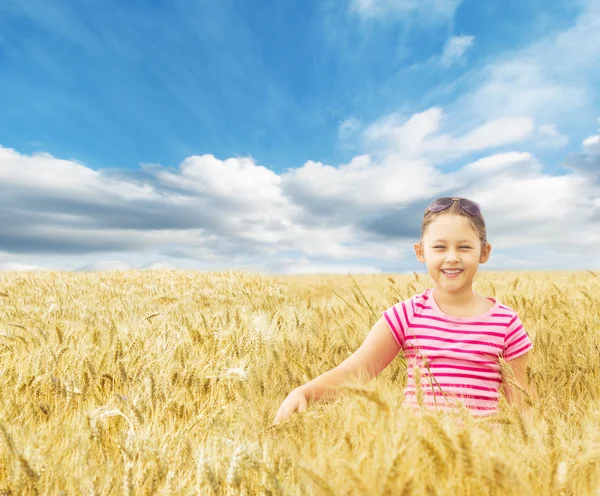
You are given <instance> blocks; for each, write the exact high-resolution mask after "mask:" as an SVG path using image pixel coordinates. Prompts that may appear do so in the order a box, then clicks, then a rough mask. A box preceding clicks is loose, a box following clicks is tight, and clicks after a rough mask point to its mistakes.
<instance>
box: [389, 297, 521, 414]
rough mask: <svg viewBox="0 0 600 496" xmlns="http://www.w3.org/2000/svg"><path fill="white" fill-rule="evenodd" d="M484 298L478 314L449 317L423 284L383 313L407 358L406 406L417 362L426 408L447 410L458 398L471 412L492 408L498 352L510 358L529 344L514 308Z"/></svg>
mask: <svg viewBox="0 0 600 496" xmlns="http://www.w3.org/2000/svg"><path fill="white" fill-rule="evenodd" d="M488 300H490V301H492V302H493V303H494V306H493V307H492V308H491V309H490V310H488V311H487V312H486V313H484V314H482V315H478V316H476V317H452V316H450V315H446V314H444V313H443V312H442V311H441V310H440V309H439V307H438V305H437V303H436V302H435V300H434V298H433V288H428V289H426V290H425V291H424V292H423V293H421V294H418V295H415V296H413V297H412V298H410V299H408V300H404V301H401V302H399V303H396V304H395V305H394V306H393V307H391V308H389V309H387V310H385V311H384V312H383V315H384V317H385V319H386V320H387V323H388V325H389V327H390V330H391V331H392V334H393V335H394V337H395V338H396V341H397V342H398V344H399V345H400V346H401V347H402V350H403V351H404V356H405V357H406V362H407V367H408V382H407V385H406V388H405V389H404V395H405V397H406V400H405V404H406V405H407V406H409V407H414V408H418V404H417V399H416V388H415V380H414V373H415V366H419V367H420V369H421V387H422V391H423V403H424V405H426V406H427V407H429V408H432V409H435V408H436V406H437V407H438V408H441V409H444V410H448V409H450V410H452V409H453V405H456V404H457V402H462V403H463V404H464V405H465V407H467V409H468V410H469V411H471V412H472V414H473V415H474V416H488V415H493V414H495V413H497V411H498V399H499V398H500V391H499V388H500V385H501V384H502V375H501V373H500V364H499V359H498V357H499V356H502V357H503V358H504V359H505V360H506V361H509V360H512V359H514V358H517V357H519V356H521V355H523V354H525V353H527V352H528V351H529V350H531V349H532V348H533V345H532V344H531V341H530V339H529V336H528V335H527V332H526V331H525V329H524V328H523V324H522V322H521V320H520V319H519V316H518V315H517V313H516V312H515V311H514V310H513V309H511V308H509V307H507V306H505V305H502V304H501V303H500V302H498V301H497V300H496V299H495V298H488ZM425 358H427V361H428V364H429V370H428V369H427V368H426V367H425ZM430 375H432V376H433V377H430ZM434 378H435V380H434Z"/></svg>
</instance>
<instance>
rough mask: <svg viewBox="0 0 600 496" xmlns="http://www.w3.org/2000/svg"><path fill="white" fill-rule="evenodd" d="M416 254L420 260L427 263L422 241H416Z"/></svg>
mask: <svg viewBox="0 0 600 496" xmlns="http://www.w3.org/2000/svg"><path fill="white" fill-rule="evenodd" d="M415 255H417V259H418V260H419V262H421V263H425V254H424V251H423V245H422V244H421V243H415Z"/></svg>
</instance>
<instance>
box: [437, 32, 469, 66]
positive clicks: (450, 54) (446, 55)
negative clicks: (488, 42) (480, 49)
mask: <svg viewBox="0 0 600 496" xmlns="http://www.w3.org/2000/svg"><path fill="white" fill-rule="evenodd" d="M474 41H475V36H470V35H464V36H452V37H450V38H449V39H448V41H447V42H446V45H445V46H444V51H443V53H442V56H441V58H440V63H441V64H442V65H443V66H444V67H449V66H451V65H452V64H455V63H456V62H459V61H461V60H462V59H463V56H464V54H465V52H466V51H467V49H468V48H470V47H471V46H472V45H473V42H474Z"/></svg>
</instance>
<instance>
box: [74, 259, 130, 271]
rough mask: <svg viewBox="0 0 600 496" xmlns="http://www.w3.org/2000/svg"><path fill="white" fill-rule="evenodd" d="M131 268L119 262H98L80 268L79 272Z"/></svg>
mask: <svg viewBox="0 0 600 496" xmlns="http://www.w3.org/2000/svg"><path fill="white" fill-rule="evenodd" d="M131 268H132V267H131V266H130V265H129V264H128V263H126V262H122V261H119V260H99V261H97V262H93V263H90V264H87V265H84V266H82V267H80V268H79V269H78V270H80V271H112V270H129V269H131Z"/></svg>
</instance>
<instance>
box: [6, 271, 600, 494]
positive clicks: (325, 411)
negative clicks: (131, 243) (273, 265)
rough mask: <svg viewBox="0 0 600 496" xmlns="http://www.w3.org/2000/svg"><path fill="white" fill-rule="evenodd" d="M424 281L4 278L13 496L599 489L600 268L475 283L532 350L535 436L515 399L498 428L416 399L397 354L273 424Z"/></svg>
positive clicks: (232, 275) (132, 274)
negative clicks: (407, 394)
mask: <svg viewBox="0 0 600 496" xmlns="http://www.w3.org/2000/svg"><path fill="white" fill-rule="evenodd" d="M427 279H428V278H426V277H423V276H419V275H418V274H412V275H395V274H394V275H393V277H390V276H387V275H358V276H350V277H349V276H328V275H323V276H266V275H262V274H253V273H245V272H220V273H196V272H192V271H168V270H163V271H135V270H134V271H128V272H113V273H103V272H91V273H61V272H39V273H33V272H32V273H28V272H3V273H0V360H1V363H2V374H0V394H1V395H2V402H1V403H0V494H13V495H14V494H24V495H27V494H59V493H61V494H65V495H67V494H97V495H104V494H123V493H126V494H140V495H144V494H148V495H150V494H169V493H171V494H200V495H204V494H213V495H219V496H221V495H227V494H247V495H253V494H260V495H268V494H272V495H282V494H333V495H337V494H363V493H365V492H368V493H369V494H394V495H395V494H407V495H408V494H438V495H446V494H448V495H449V494H452V495H474V494H502V495H521V494H564V495H571V494H573V495H587V494H590V495H591V494H597V491H598V488H599V486H600V448H599V447H600V384H599V381H598V377H599V376H600V375H599V374H600V342H599V336H600V277H599V275H598V274H597V273H595V272H592V271H586V272H547V273H545V272H535V273H534V272H531V273H527V272H522V273H516V272H505V273H501V274H500V273H498V274H494V273H482V274H480V275H479V276H478V278H477V280H476V282H475V285H474V289H475V290H476V291H477V292H478V293H480V294H484V295H490V296H494V297H495V298H498V299H499V300H500V301H501V302H502V303H504V304H505V305H508V306H509V307H511V308H513V309H515V310H516V311H517V312H518V313H519V316H520V317H521V320H522V321H523V323H524V327H525V329H526V330H527V331H528V333H529V336H530V337H531V339H532V341H533V343H534V354H533V358H532V361H531V363H530V367H529V368H528V370H527V378H528V380H529V381H530V382H532V383H534V384H535V386H536V389H537V393H538V397H537V398H527V395H525V399H526V400H529V401H531V402H533V404H534V408H535V421H534V422H533V424H532V425H529V424H528V423H527V422H525V420H524V418H523V417H522V416H521V415H520V414H519V412H518V411H517V410H516V409H515V408H513V407H512V406H511V405H509V404H508V403H507V402H506V401H505V400H504V398H502V401H501V403H500V410H501V411H500V413H499V415H498V416H497V417H496V418H495V419H493V420H487V419H484V420H479V419H478V420H474V419H471V418H470V417H468V416H464V415H462V416H456V415H454V414H450V413H445V412H429V411H425V412H423V411H421V412H413V411H412V410H411V409H409V408H404V407H403V406H402V402H403V399H404V396H403V394H402V390H403V388H404V386H405V385H406V381H407V375H406V361H405V360H404V359H403V357H402V356H398V357H397V358H396V359H395V360H394V361H393V362H392V363H391V364H390V365H389V366H388V367H387V368H386V370H384V371H383V372H382V373H381V374H380V375H379V376H378V377H377V378H376V379H374V380H373V381H372V382H370V383H369V384H368V385H366V384H364V383H363V382H361V381H358V380H356V381H354V382H348V383H346V384H345V385H344V387H343V388H341V392H342V393H346V394H341V395H339V396H338V397H337V399H335V400H333V401H328V402H321V403H318V404H311V405H310V406H309V408H308V409H307V411H305V412H303V413H301V414H298V413H295V414H294V415H292V417H291V418H290V419H288V421H287V422H284V423H282V424H280V425H277V426H275V427H273V428H271V422H272V420H273V418H274V416H275V413H276V411H277V409H278V408H279V405H280V404H281V402H282V401H283V400H284V398H285V397H286V395H287V394H288V393H289V392H290V391H291V390H292V389H294V388H296V387H298V386H300V385H302V384H303V383H305V382H306V381H308V380H311V379H313V378H314V377H316V376H317V375H319V374H321V373H323V372H325V371H327V370H330V369H332V368H333V367H335V366H336V365H338V364H339V363H341V362H342V361H343V360H344V359H345V358H347V357H348V356H349V355H350V354H351V353H352V352H354V351H355V350H356V349H357V348H358V347H359V346H360V344H361V343H362V341H363V340H364V338H365V337H366V335H367V333H368V331H369V329H370V327H371V326H372V325H373V324H374V322H375V321H376V320H377V319H378V318H379V316H380V315H381V312H382V311H383V310H384V309H387V308H389V307H390V306H392V305H393V304H394V303H396V302H398V301H399V300H401V299H406V298H409V297H410V296H412V295H413V294H415V293H420V292H422V291H423V290H424V289H425V288H427V287H431V281H428V280H427ZM501 365H502V370H503V373H505V377H506V378H507V381H512V383H513V384H514V377H513V376H512V374H511V371H510V367H508V365H507V364H501ZM426 368H427V364H425V369H423V370H419V371H418V372H416V373H415V384H416V392H417V395H416V398H415V399H416V401H417V402H418V403H419V404H422V403H423V401H424V398H423V396H424V395H423V390H422V385H421V377H422V376H423V374H427V375H429V373H428V372H429V371H428V370H426ZM428 380H429V379H428ZM427 387H429V385H427ZM431 387H435V388H437V387H438V386H437V385H436V384H435V382H432V383H431ZM514 387H515V389H517V390H519V388H520V387H521V385H519V384H514ZM521 389H522V388H521Z"/></svg>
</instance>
